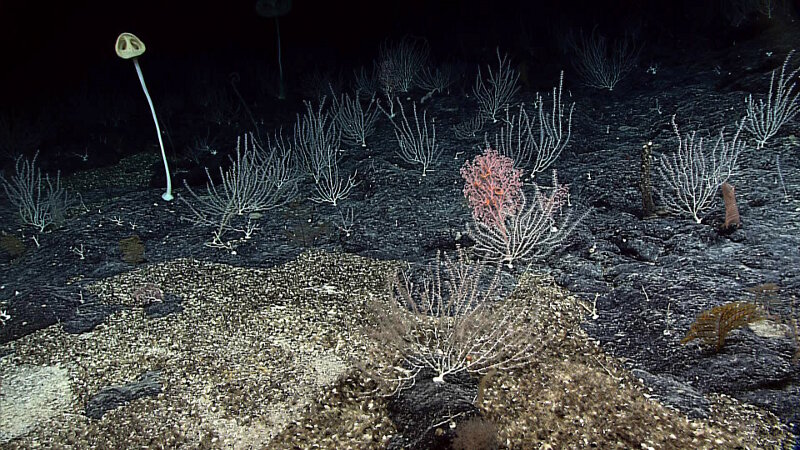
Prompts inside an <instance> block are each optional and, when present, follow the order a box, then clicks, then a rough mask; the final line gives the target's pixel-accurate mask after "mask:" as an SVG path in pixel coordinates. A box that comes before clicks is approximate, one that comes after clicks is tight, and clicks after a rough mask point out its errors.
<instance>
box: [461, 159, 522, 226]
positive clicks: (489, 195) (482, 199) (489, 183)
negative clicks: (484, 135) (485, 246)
mask: <svg viewBox="0 0 800 450" xmlns="http://www.w3.org/2000/svg"><path fill="white" fill-rule="evenodd" d="M461 177H462V178H464V181H466V184H465V185H464V197H466V198H467V201H468V202H469V206H470V207H471V208H472V215H473V217H474V218H475V220H477V221H480V222H483V223H484V224H485V225H487V226H490V227H496V228H499V229H501V230H502V229H505V220H506V217H508V216H509V215H513V214H514V213H516V212H517V210H518V209H519V207H520V204H521V198H522V182H521V181H520V178H521V177H522V170H521V169H515V168H514V160H513V159H511V158H509V157H508V156H505V155H501V154H499V153H498V152H497V150H493V149H491V148H487V149H486V150H485V151H484V152H483V154H482V155H478V156H476V157H475V159H473V160H472V161H467V162H466V163H464V166H463V167H462V168H461Z"/></svg>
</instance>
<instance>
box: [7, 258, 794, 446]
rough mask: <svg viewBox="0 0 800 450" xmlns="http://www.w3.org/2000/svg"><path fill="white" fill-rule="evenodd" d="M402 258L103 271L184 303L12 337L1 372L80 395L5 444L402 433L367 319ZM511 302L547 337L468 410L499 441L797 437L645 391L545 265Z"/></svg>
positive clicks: (717, 407) (770, 423) (756, 416)
mask: <svg viewBox="0 0 800 450" xmlns="http://www.w3.org/2000/svg"><path fill="white" fill-rule="evenodd" d="M397 267H398V265H397V264H396V263H390V262H379V261H374V260H369V259H366V258H361V257H357V256H352V255H343V254H326V253H321V252H308V253H305V254H303V255H301V256H300V257H299V258H298V259H297V260H296V261H293V262H291V263H288V264H286V265H285V266H281V267H275V268H272V269H266V270H263V269H247V268H237V267H231V266H227V265H223V264H211V263H201V262H197V261H193V260H188V259H182V260H177V261H172V262H169V263H164V264H157V265H152V266H147V267H143V268H141V269H137V270H135V271H133V272H130V273H127V274H123V275H119V276H115V277H113V278H110V279H107V280H103V281H102V282H99V283H97V284H96V285H95V286H94V287H93V288H92V290H93V291H95V292H96V293H97V294H98V295H99V296H100V298H101V299H104V300H105V301H108V302H111V303H121V304H126V305H129V306H141V305H136V301H135V300H134V299H133V297H132V296H131V295H130V294H131V293H132V292H133V291H134V290H135V289H136V288H137V287H140V286H141V285H143V284H145V283H152V284H155V285H157V286H160V287H161V288H162V289H163V290H164V291H165V292H168V293H172V294H176V295H179V296H180V297H182V298H183V303H182V304H183V307H184V311H183V312H182V313H180V314H177V315H172V316H168V317H165V318H161V319H154V320H148V319H145V317H144V314H143V311H142V309H141V308H138V307H136V308H133V309H130V310H126V311H121V312H119V313H116V314H114V315H113V316H111V317H110V318H109V321H108V324H106V325H103V326H101V327H98V329H97V330H95V331H94V332H92V333H86V334H83V335H67V334H65V333H63V332H61V331H60V329H59V327H50V328H48V329H46V330H42V331H40V332H37V333H34V334H32V335H30V336H27V337H25V338H23V339H20V340H18V341H15V342H13V343H10V344H8V346H9V347H10V348H13V349H14V350H15V354H13V355H10V356H7V357H5V358H3V359H2V360H0V369H2V370H3V371H4V372H5V371H7V370H9V368H10V367H12V366H15V365H23V364H26V365H31V364H34V365H42V366H46V365H56V364H59V365H61V366H63V367H64V368H65V369H66V370H67V371H68V373H69V378H70V386H71V388H72V391H73V392H74V393H75V401H74V402H73V403H72V405H71V408H70V410H69V411H67V412H65V413H61V414H59V415H57V416H55V417H53V418H52V419H51V420H50V422H49V424H48V426H46V427H39V428H38V429H36V430H35V431H34V432H31V433H30V434H28V435H27V436H25V437H24V438H22V439H18V440H15V441H13V442H12V443H11V444H9V448H20V449H22V448H26V449H27V448H32V447H39V448H75V449H83V448H91V447H95V448H122V447H126V448H130V447H137V448H142V447H145V448H178V449H180V448H206V449H250V448H253V449H259V448H262V449H267V448H268V449H270V450H272V449H289V448H329V449H334V448H335V449H344V448H353V449H356V448H358V449H377V448H384V447H385V446H386V444H387V442H388V440H389V439H390V438H391V437H392V436H393V435H394V433H395V432H396V431H395V429H394V427H393V425H392V423H391V421H390V420H389V418H388V413H387V408H386V398H384V397H381V396H380V395H376V394H379V393H380V392H382V384H383V383H381V382H378V381H376V380H375V379H373V378H371V376H370V373H374V372H372V371H373V370H375V369H376V368H385V367H386V366H387V365H389V364H391V363H392V361H391V360H390V359H391V357H392V355H388V354H387V353H386V351H385V350H384V349H382V348H381V346H380V344H379V343H378V342H376V341H374V340H371V339H370V338H368V337H367V336H366V335H367V334H369V333H365V329H364V328H365V327H369V326H371V324H375V323H380V317H375V316H370V314H369V313H370V312H372V313H373V314H375V313H379V311H380V310H379V309H378V310H376V309H375V304H376V303H374V302H377V304H380V302H381V301H385V300H386V294H387V291H386V287H385V277H386V276H387V274H388V273H390V272H391V271H392V270H394V269H396V268H397ZM508 301H514V302H523V303H530V302H533V303H535V304H538V305H539V306H540V307H541V309H540V314H539V315H538V316H537V318H536V322H534V323H531V324H530V331H531V335H532V336H534V338H535V339H542V341H541V347H540V348H539V349H538V355H537V357H538V358H537V362H536V363H535V364H533V365H532V366H531V367H529V368H525V369H522V370H515V371H511V372H507V373H498V374H496V375H494V376H492V377H489V378H488V379H486V380H485V383H483V385H484V392H483V395H482V401H481V403H480V404H479V405H478V407H479V408H480V409H481V411H482V412H483V413H484V414H485V415H486V416H487V417H488V418H489V420H491V421H492V422H494V424H495V425H496V426H497V428H498V430H499V435H500V438H501V439H500V442H501V448H513V449H517V448H531V449H534V448H551V449H555V448H586V447H588V446H591V445H592V443H594V444H595V445H598V446H599V447H598V448H653V449H670V448H676V449H677V448H687V447H686V446H687V445H689V446H691V447H692V448H709V449H711V448H733V447H736V446H742V447H743V448H764V449H767V448H780V446H781V445H782V443H785V442H789V440H790V439H791V436H790V434H789V433H788V432H787V431H786V430H785V427H782V426H781V425H780V423H779V421H778V420H777V419H776V418H775V417H774V416H773V415H772V414H769V413H766V412H764V411H762V410H760V409H758V408H755V407H751V406H748V405H742V404H741V403H739V402H737V401H735V400H733V399H729V398H727V397H722V396H710V401H711V403H712V407H711V412H712V417H711V418H710V419H708V420H689V419H687V418H686V417H685V416H683V415H682V414H680V413H678V412H676V411H674V410H671V409H669V408H667V407H664V406H663V405H661V404H660V403H658V402H657V401H655V400H654V399H652V398H650V396H649V395H648V393H647V392H648V391H647V388H646V387H644V386H643V385H642V384H641V382H640V381H639V380H637V379H636V378H635V377H633V376H632V375H631V374H630V372H629V371H628V370H627V369H625V368H624V364H623V363H622V362H621V361H620V360H618V359H616V358H612V357H610V356H608V355H606V354H604V353H603V352H602V351H601V350H600V348H599V346H598V345H597V344H596V343H595V342H592V341H591V340H589V339H588V338H587V336H586V334H585V333H584V332H583V330H582V329H581V328H580V326H579V324H580V322H581V321H582V320H584V315H585V314H584V313H585V308H586V307H587V305H586V304H585V303H582V302H581V301H580V300H578V299H576V298H575V297H574V296H571V295H569V294H568V293H567V292H566V291H564V290H563V289H560V288H558V287H557V286H556V285H555V284H554V283H553V281H552V279H551V278H549V277H546V276H532V275H524V276H523V277H522V278H521V279H520V282H519V285H518V286H517V289H516V290H515V291H514V293H513V294H512V296H511V298H509V299H508ZM369 302H373V303H372V304H371V306H368V303H369ZM376 321H377V322H376ZM536 336H539V337H536ZM542 336H544V338H543V337H542ZM359 360H360V361H364V363H363V364H360V363H358V361H359ZM354 365H355V366H356V367H355V368H354ZM146 370H158V371H160V372H161V378H160V380H161V381H162V383H163V384H164V389H163V392H162V393H161V394H159V395H158V396H156V397H149V398H143V399H140V400H137V401H134V402H132V403H130V404H128V405H125V406H123V407H120V408H118V409H116V410H113V411H110V412H108V413H107V414H106V415H105V416H104V417H103V418H102V419H100V420H89V419H87V418H86V417H85V416H83V415H82V413H83V405H84V404H85V403H86V401H87V400H88V399H89V398H90V396H91V395H92V394H93V393H96V392H97V391H98V390H99V389H101V388H102V387H105V386H108V385H114V384H124V383H126V382H129V381H132V380H134V379H136V378H137V377H138V376H139V375H140V374H141V373H142V372H144V371H146ZM376 372H379V371H378V370H376Z"/></svg>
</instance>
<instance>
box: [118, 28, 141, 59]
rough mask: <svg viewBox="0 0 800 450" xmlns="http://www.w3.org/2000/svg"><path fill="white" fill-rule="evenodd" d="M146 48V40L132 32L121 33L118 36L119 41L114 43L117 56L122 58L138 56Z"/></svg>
mask: <svg viewBox="0 0 800 450" xmlns="http://www.w3.org/2000/svg"><path fill="white" fill-rule="evenodd" d="M145 49H146V47H145V46H144V42H142V40H141V39H139V38H138V37H136V36H134V35H133V34H132V33H122V34H120V35H119V36H118V37H117V42H116V43H115V44H114V50H115V51H116V52H117V56H119V57H120V58H122V59H131V58H136V57H137V56H139V55H141V54H142V53H144V51H145Z"/></svg>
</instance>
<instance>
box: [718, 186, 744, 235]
mask: <svg viewBox="0 0 800 450" xmlns="http://www.w3.org/2000/svg"><path fill="white" fill-rule="evenodd" d="M722 200H723V201H724V202H725V223H724V224H722V229H723V230H729V231H733V230H735V229H737V228H739V227H740V226H741V225H742V223H741V222H740V221H739V208H738V207H737V206H736V192H735V190H734V188H733V185H731V184H729V183H728V182H725V183H722Z"/></svg>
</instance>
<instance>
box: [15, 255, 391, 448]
mask: <svg viewBox="0 0 800 450" xmlns="http://www.w3.org/2000/svg"><path fill="white" fill-rule="evenodd" d="M364 261H365V260H363V259H362V258H359V257H355V256H347V255H335V256H334V255H327V254H324V253H320V252H309V253H306V254H304V255H302V256H300V257H299V258H298V259H297V260H296V261H293V262H291V263H289V264H287V265H285V266H281V267H276V268H272V269H266V270H264V269H247V268H238V267H232V266H227V265H222V264H212V263H202V262H198V261H194V260H190V259H180V260H176V261H172V262H168V263H163V264H156V265H151V266H147V267H143V268H141V269H137V270H134V271H132V272H129V273H125V274H122V275H119V276H115V277H112V278H109V279H106V280H103V281H101V282H98V283H96V284H94V285H92V286H91V287H90V290H91V291H93V292H94V293H96V294H97V295H98V296H99V297H100V299H101V300H102V301H104V302H108V303H112V304H122V305H126V306H131V307H134V308H133V309H128V310H124V311H121V312H118V313H116V314H114V315H112V316H111V317H109V320H108V322H107V324H104V325H102V326H100V327H98V328H97V329H96V330H95V331H93V332H91V333H86V334H82V335H67V334H65V333H63V332H62V331H61V330H60V329H59V327H57V326H56V327H50V328H48V329H46V330H42V331H40V332H37V333H34V334H32V335H30V336H27V337H25V338H22V339H20V340H18V341H15V342H13V343H11V344H9V345H10V346H11V347H12V348H13V349H14V350H15V353H14V354H13V355H12V356H9V357H7V358H4V359H3V364H8V365H19V364H38V365H52V364H64V365H66V366H68V367H69V376H70V384H71V386H72V388H73V390H74V391H75V395H76V399H75V402H74V403H73V404H72V405H71V411H70V412H71V413H72V414H75V415H80V414H82V413H83V410H82V409H83V405H85V404H86V402H87V401H88V400H89V398H90V397H91V395H93V394H95V393H96V392H98V391H99V390H100V389H101V388H103V387H106V386H109V385H118V384H125V383H127V382H130V381H132V380H134V379H136V378H137V377H138V376H139V375H140V374H141V373H142V372H144V371H147V370H157V371H160V372H161V377H160V380H161V382H162V383H163V385H164V389H163V392H162V393H161V394H159V395H158V396H157V397H156V398H148V399H141V400H138V401H135V402H133V403H131V404H129V405H126V406H123V407H121V408H118V409H117V410H114V411H111V412H109V413H107V414H106V416H104V417H103V418H102V419H100V420H99V421H90V420H88V419H86V418H85V417H83V416H80V417H78V418H75V417H72V416H69V415H63V416H61V417H56V418H54V420H53V421H52V422H51V423H50V425H49V426H48V427H46V428H40V429H39V430H38V432H37V433H33V434H31V435H30V436H28V437H26V438H24V439H22V440H20V441H17V442H15V444H18V445H19V446H20V448H24V447H27V446H28V445H29V444H33V443H34V442H36V441H39V442H65V441H70V440H75V441H76V442H87V443H93V444H97V443H98V442H103V441H108V442H109V443H111V442H113V439H112V438H111V437H110V436H109V431H110V429H111V428H119V422H117V421H121V422H122V423H125V424H127V426H129V427H130V426H132V427H133V429H130V430H129V431H128V433H130V437H129V438H130V439H131V441H132V442H136V441H137V440H143V441H147V442H151V441H152V440H153V439H159V440H160V441H163V442H166V443H169V444H170V445H177V446H189V447H192V446H196V445H199V444H201V443H204V442H208V443H210V444H211V445H212V447H213V448H216V447H214V446H215V445H221V444H222V443H223V442H224V443H225V448H250V447H251V446H252V445H254V443H255V442H261V443H263V442H266V441H267V440H268V439H269V438H270V437H271V436H273V435H275V434H276V433H278V432H279V431H280V430H281V428H282V427H283V426H285V425H286V424H287V423H289V421H291V420H293V419H294V418H295V416H297V414H298V411H299V409H300V408H302V407H303V406H304V405H305V404H307V403H308V402H310V401H313V400H314V399H315V397H317V396H318V395H319V393H320V391H322V390H324V389H325V388H326V386H328V385H330V384H331V383H332V382H333V381H335V380H336V379H338V378H339V376H341V375H342V374H343V373H345V371H346V370H347V368H348V367H350V366H349V365H348V361H351V360H353V359H354V358H360V355H361V350H360V349H363V348H364V347H365V345H366V344H365V343H364V341H365V339H366V338H365V337H364V336H363V333H362V332H361V326H360V325H359V323H358V321H359V320H361V319H360V318H361V317H362V316H363V310H364V307H363V306H364V304H365V302H366V300H367V298H369V296H368V295H367V294H368V292H370V291H375V290H376V289H380V286H382V284H383V276H384V274H385V272H386V271H387V268H388V267H389V263H380V262H375V263H372V264H364ZM146 283H151V284H153V285H156V286H159V287H160V288H161V289H162V290H163V291H164V292H166V293H170V294H174V295H177V296H179V297H181V298H182V299H183V301H182V306H183V308H184V310H183V312H182V313H180V314H177V315H171V316H167V317H165V318H161V319H147V318H145V316H144V313H143V311H142V309H140V308H138V307H135V306H141V305H137V304H136V300H135V299H134V297H133V296H132V295H131V294H132V293H133V292H134V291H135V290H136V289H137V288H138V287H140V286H142V285H144V284H146ZM143 410H144V411H146V412H145V414H143V415H138V414H140V413H141V412H144V411H143ZM164 419H166V420H164ZM115 422H116V424H115ZM153 430H160V431H156V435H157V437H154V436H152V435H148V433H152V432H153ZM114 434H116V433H114V432H111V433H110V435H111V436H113V435H114ZM102 435H105V437H103V436H102Z"/></svg>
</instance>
